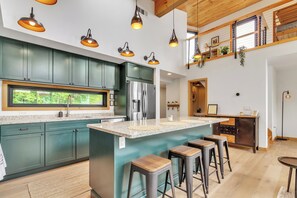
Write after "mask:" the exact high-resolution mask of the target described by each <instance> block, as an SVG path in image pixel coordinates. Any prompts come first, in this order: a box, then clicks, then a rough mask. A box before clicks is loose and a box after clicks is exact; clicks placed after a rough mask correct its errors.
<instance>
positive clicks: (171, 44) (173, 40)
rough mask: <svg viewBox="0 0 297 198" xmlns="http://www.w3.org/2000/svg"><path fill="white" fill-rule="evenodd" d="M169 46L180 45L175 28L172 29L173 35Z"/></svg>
mask: <svg viewBox="0 0 297 198" xmlns="http://www.w3.org/2000/svg"><path fill="white" fill-rule="evenodd" d="M169 46H170V47H177V46H178V38H177V36H176V34H175V30H174V29H173V31H172V35H171V38H170V41H169Z"/></svg>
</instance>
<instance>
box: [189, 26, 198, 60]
mask: <svg viewBox="0 0 297 198" xmlns="http://www.w3.org/2000/svg"><path fill="white" fill-rule="evenodd" d="M187 33H191V34H194V36H197V35H198V33H197V31H193V30H188V31H187ZM187 42H188V44H189V46H190V40H188V39H187ZM197 44H198V37H196V38H195V41H194V45H195V46H194V48H195V49H194V52H196V50H197ZM188 50H189V47H188V46H187V49H186V62H187V63H189V64H191V63H193V62H194V59H193V58H192V56H193V55H194V54H189V51H188ZM191 60H193V62H190V61H191Z"/></svg>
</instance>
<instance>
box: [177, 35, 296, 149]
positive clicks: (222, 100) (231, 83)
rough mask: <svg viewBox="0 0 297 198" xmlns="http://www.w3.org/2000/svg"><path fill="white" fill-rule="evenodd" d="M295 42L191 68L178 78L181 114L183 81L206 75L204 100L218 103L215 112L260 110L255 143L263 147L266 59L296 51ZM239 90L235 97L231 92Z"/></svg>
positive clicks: (184, 93)
mask: <svg viewBox="0 0 297 198" xmlns="http://www.w3.org/2000/svg"><path fill="white" fill-rule="evenodd" d="M296 46H297V41H294V42H290V43H285V44H281V45H277V46H273V47H269V48H263V49H259V50H255V51H251V52H247V53H246V64H245V66H244V67H242V66H240V63H239V59H234V58H233V57H232V56H231V57H226V58H223V59H217V60H213V61H210V62H206V64H205V66H204V67H203V68H202V69H200V68H197V67H191V68H190V70H188V72H187V74H186V76H187V77H186V78H185V79H181V80H180V100H181V115H187V113H188V112H187V109H188V108H187V106H188V97H187V86H188V85H187V81H188V80H192V79H197V78H208V103H214V104H218V105H219V111H218V113H219V114H238V113H239V112H240V111H242V108H243V106H250V107H251V108H252V109H255V110H258V111H259V113H260V126H259V130H260V131H259V133H260V134H259V140H260V142H259V144H260V147H267V137H266V136H267V135H266V134H267V133H266V132H267V127H268V118H267V114H268V91H267V89H268V86H267V84H268V79H267V76H268V75H267V72H268V71H267V70H268V66H267V59H268V58H269V57H273V56H280V55H285V54H291V53H296V52H297V47H296ZM237 92H239V93H240V94H241V95H240V96H239V97H237V96H235V93H237Z"/></svg>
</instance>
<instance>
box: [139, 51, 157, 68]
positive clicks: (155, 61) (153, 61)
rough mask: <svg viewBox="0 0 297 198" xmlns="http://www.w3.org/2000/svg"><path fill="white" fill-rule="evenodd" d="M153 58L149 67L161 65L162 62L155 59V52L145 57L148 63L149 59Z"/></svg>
mask: <svg viewBox="0 0 297 198" xmlns="http://www.w3.org/2000/svg"><path fill="white" fill-rule="evenodd" d="M151 56H153V58H152V59H151V60H149V61H148V64H149V65H159V64H160V62H159V61H158V60H157V59H156V58H155V52H152V53H151V54H150V55H149V56H144V57H143V58H144V60H145V61H147V59H148V58H150V57H151Z"/></svg>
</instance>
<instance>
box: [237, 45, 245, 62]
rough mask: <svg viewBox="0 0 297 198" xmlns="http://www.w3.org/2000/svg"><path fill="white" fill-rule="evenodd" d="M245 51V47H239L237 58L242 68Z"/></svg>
mask: <svg viewBox="0 0 297 198" xmlns="http://www.w3.org/2000/svg"><path fill="white" fill-rule="evenodd" d="M245 50H246V47H245V46H241V47H240V48H239V52H238V54H239V58H240V65H241V66H244V62H245Z"/></svg>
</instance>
